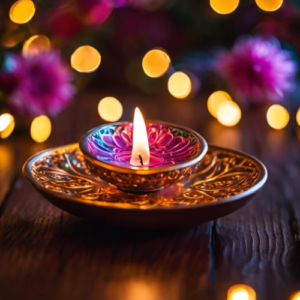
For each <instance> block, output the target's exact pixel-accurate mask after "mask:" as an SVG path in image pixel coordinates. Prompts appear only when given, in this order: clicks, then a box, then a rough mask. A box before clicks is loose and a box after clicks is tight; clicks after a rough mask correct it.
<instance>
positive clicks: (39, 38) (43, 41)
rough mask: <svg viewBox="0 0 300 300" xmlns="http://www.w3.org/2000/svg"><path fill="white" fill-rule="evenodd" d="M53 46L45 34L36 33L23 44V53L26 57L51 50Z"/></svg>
mask: <svg viewBox="0 0 300 300" xmlns="http://www.w3.org/2000/svg"><path fill="white" fill-rule="evenodd" d="M50 47H51V43H50V40H49V38H48V37H47V36H45V35H42V34H41V35H34V36H32V37H30V38H29V39H28V40H26V41H25V42H24V44H23V49H22V54H23V56H25V57H29V56H32V55H37V54H39V53H43V52H47V51H49V49H50Z"/></svg>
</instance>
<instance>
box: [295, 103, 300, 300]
mask: <svg viewBox="0 0 300 300" xmlns="http://www.w3.org/2000/svg"><path fill="white" fill-rule="evenodd" d="M296 121H297V124H298V125H299V126H300V108H299V109H298V111H297V114H296ZM299 300H300V299H299Z"/></svg>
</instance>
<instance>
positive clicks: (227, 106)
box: [217, 100, 242, 127]
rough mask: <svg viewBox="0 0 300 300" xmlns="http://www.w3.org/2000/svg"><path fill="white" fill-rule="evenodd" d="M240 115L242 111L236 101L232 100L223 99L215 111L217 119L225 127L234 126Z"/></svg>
mask: <svg viewBox="0 0 300 300" xmlns="http://www.w3.org/2000/svg"><path fill="white" fill-rule="evenodd" d="M241 117H242V111H241V109H240V107H239V106H238V105H237V103H235V102H233V101H230V100H228V101H223V102H222V103H221V104H220V105H219V107H218V111H217V119H218V121H219V122H220V123H221V124H222V125H224V126H227V127H232V126H235V125H236V124H238V123H239V121H240V120H241Z"/></svg>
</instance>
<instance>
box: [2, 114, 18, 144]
mask: <svg viewBox="0 0 300 300" xmlns="http://www.w3.org/2000/svg"><path fill="white" fill-rule="evenodd" d="M14 128H15V119H14V117H13V116H12V115H11V114H9V113H4V114H2V115H1V116H0V137H1V138H2V139H5V138H7V137H9V136H10V135H11V133H12V132H13V131H14Z"/></svg>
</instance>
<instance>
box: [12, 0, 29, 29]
mask: <svg viewBox="0 0 300 300" xmlns="http://www.w3.org/2000/svg"><path fill="white" fill-rule="evenodd" d="M34 13H35V5H34V3H33V1H31V0H19V1H17V2H15V3H14V4H13V5H12V6H11V8H10V10H9V18H10V19H11V21H13V22H14V23H17V24H25V23H27V22H28V21H30V20H31V19H32V17H33V16H34Z"/></svg>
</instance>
